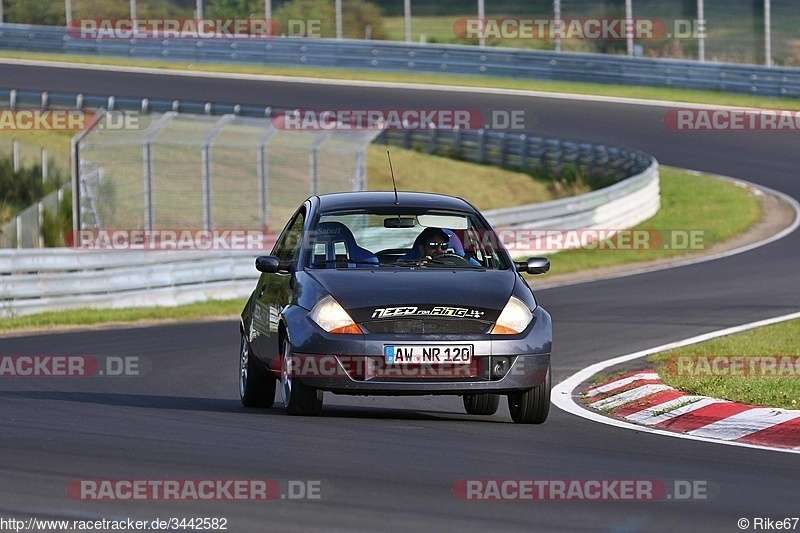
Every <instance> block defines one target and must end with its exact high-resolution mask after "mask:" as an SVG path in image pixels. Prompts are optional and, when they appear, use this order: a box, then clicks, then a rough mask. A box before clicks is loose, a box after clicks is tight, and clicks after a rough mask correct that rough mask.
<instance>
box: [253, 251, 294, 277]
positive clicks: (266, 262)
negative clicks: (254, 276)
mask: <svg viewBox="0 0 800 533" xmlns="http://www.w3.org/2000/svg"><path fill="white" fill-rule="evenodd" d="M290 266H291V263H289V262H288V261H281V260H280V259H278V258H277V257H276V256H274V255H261V256H258V257H256V270H258V271H259V272H264V273H265V274H275V273H276V272H280V271H281V270H289V267H290Z"/></svg>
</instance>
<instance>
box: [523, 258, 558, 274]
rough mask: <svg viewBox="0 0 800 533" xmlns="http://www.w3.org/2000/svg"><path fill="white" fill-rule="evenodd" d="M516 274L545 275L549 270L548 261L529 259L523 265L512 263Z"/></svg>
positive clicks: (544, 259)
mask: <svg viewBox="0 0 800 533" xmlns="http://www.w3.org/2000/svg"><path fill="white" fill-rule="evenodd" d="M514 264H515V265H516V267H517V272H525V273H528V274H533V275H536V274H547V272H548V271H549V270H550V260H549V259H548V258H546V257H529V258H528V259H527V260H526V261H525V262H524V263H514Z"/></svg>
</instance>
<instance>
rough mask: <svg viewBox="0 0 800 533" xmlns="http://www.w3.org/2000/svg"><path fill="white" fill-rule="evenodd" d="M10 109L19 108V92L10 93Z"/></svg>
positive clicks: (13, 90) (14, 90)
mask: <svg viewBox="0 0 800 533" xmlns="http://www.w3.org/2000/svg"><path fill="white" fill-rule="evenodd" d="M8 108H9V109H11V110H14V109H16V108H17V90H16V89H12V90H11V91H10V92H9V93H8Z"/></svg>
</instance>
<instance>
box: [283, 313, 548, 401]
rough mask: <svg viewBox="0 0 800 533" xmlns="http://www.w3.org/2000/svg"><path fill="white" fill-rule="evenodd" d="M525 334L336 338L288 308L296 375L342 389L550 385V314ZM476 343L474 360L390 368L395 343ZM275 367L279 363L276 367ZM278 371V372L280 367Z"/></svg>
mask: <svg viewBox="0 0 800 533" xmlns="http://www.w3.org/2000/svg"><path fill="white" fill-rule="evenodd" d="M533 314H534V319H533V321H532V322H531V325H530V326H529V327H528V329H527V330H526V331H525V332H523V333H522V334H520V335H514V336H505V335H485V334H480V335H419V334H365V335H332V334H329V333H327V332H325V331H323V330H321V329H320V328H319V327H318V326H317V325H316V324H314V323H313V322H312V321H311V320H310V319H308V316H307V313H302V312H295V313H287V316H286V317H285V319H287V322H288V323H287V326H288V330H289V331H290V341H291V344H292V359H291V365H292V369H291V370H292V374H293V376H294V377H296V378H297V379H300V380H302V382H303V383H305V384H307V385H309V386H311V387H315V388H318V389H321V390H326V391H331V392H334V393H341V394H370V395H382V394H383V395H425V394H455V395H458V394H478V393H487V392H493V393H510V392H516V391H522V390H528V389H531V388H533V387H537V386H539V385H541V384H543V383H544V382H545V378H546V374H547V371H548V369H549V367H550V354H551V351H552V324H551V320H550V315H549V314H548V313H547V312H546V311H545V310H544V309H542V308H541V307H538V308H537V309H535V310H534V313H533ZM432 344H436V345H465V344H469V345H472V347H473V350H472V354H473V356H472V363H471V364H470V365H463V364H461V365H456V364H447V363H438V364H435V365H434V364H429V365H397V364H395V365H390V364H387V363H386V362H385V358H384V348H385V346H387V345H420V346H422V345H432ZM273 369H274V364H273ZM274 370H277V369H274Z"/></svg>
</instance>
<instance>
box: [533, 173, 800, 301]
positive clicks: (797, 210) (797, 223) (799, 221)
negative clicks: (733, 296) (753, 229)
mask: <svg viewBox="0 0 800 533" xmlns="http://www.w3.org/2000/svg"><path fill="white" fill-rule="evenodd" d="M686 170H689V169H686ZM689 172H697V171H692V170H689ZM703 174H706V175H707V176H712V177H715V178H719V179H723V180H726V181H732V182H735V183H737V184H739V185H744V186H748V187H753V188H755V189H756V190H758V191H760V192H761V193H762V194H771V195H773V196H777V197H779V198H780V199H781V200H783V201H784V202H786V203H787V204H789V206H790V207H791V208H792V210H793V211H794V220H793V221H792V224H791V225H790V226H788V227H786V228H784V229H783V230H781V231H779V232H778V233H776V234H775V235H772V236H771V237H767V238H766V239H763V240H760V241H757V242H754V243H750V244H746V245H744V246H741V247H739V248H734V249H733V250H728V251H727V252H721V253H718V254H713V255H706V256H701V257H696V258H693V259H687V260H686V261H677V262H675V263H665V264H663V265H658V266H654V267H647V268H640V269H637V270H629V271H626V272H620V273H619V274H610V275H608V276H601V277H599V278H590V279H580V280H575V281H565V282H563V283H552V284H550V285H548V284H546V283H543V284H542V285H538V286H534V290H535V291H544V290H547V289H554V288H556V287H567V286H570V285H581V284H583V283H592V282H595V281H604V280H607V279H617V278H627V277H628V276H637V275H639V274H647V273H650V272H657V271H659V270H667V269H670V268H679V267H683V266H689V265H696V264H698V263H705V262H706V261H714V260H716V259H722V258H725V257H731V256H734V255H739V254H743V253H745V252H749V251H751V250H754V249H756V248H760V247H762V246H766V245H767V244H771V243H773V242H775V241H777V240H780V239H783V238H784V237H786V236H787V235H789V234H791V233H793V232H794V231H795V230H796V229H797V228H798V227H800V202H798V201H797V200H796V199H795V198H793V197H792V196H789V195H788V194H786V193H783V192H780V191H776V190H775V189H771V188H769V187H764V186H763V185H757V184H755V183H750V182H749V181H744V180H740V179H737V178H731V177H729V176H720V175H718V174H707V173H703Z"/></svg>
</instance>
